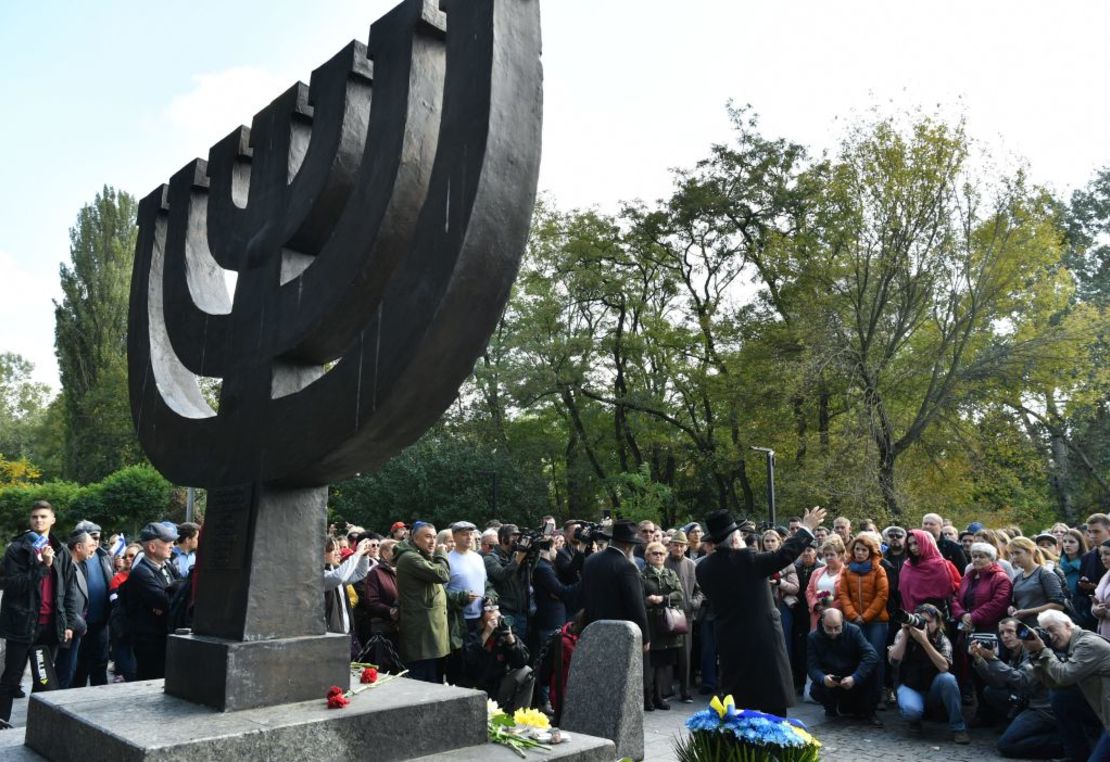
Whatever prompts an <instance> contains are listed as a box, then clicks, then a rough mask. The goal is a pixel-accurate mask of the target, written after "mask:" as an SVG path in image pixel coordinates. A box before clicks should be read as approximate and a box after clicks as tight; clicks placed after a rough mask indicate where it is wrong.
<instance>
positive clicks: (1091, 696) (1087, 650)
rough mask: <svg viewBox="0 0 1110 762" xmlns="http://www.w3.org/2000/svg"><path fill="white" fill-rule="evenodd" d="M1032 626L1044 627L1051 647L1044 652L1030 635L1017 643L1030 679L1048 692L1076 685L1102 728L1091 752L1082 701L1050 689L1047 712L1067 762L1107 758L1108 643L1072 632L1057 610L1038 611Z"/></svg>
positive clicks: (1070, 624) (1035, 635) (1109, 738)
mask: <svg viewBox="0 0 1110 762" xmlns="http://www.w3.org/2000/svg"><path fill="white" fill-rule="evenodd" d="M1037 623H1038V624H1040V626H1041V627H1043V628H1044V630H1045V632H1046V633H1047V635H1048V637H1049V639H1050V640H1051V645H1052V648H1048V647H1046V644H1045V642H1044V641H1043V640H1041V637H1040V635H1039V634H1038V633H1037V632H1036V631H1035V630H1030V631H1029V632H1028V635H1027V637H1026V638H1024V639H1022V642H1021V644H1022V646H1023V647H1024V648H1025V650H1026V651H1028V652H1029V659H1030V661H1032V662H1033V674H1034V675H1036V677H1037V679H1038V680H1040V681H1041V682H1043V683H1044V684H1045V685H1047V686H1048V687H1049V688H1053V689H1062V688H1063V689H1066V688H1070V687H1071V686H1077V687H1078V688H1079V690H1080V692H1081V693H1082V695H1083V698H1085V699H1086V703H1087V705H1089V708H1090V709H1091V710H1093V712H1094V715H1095V716H1096V717H1097V718H1098V721H1099V723H1101V725H1102V733H1101V734H1100V735H1099V736H1098V740H1097V741H1096V742H1095V745H1094V748H1093V749H1091V748H1090V746H1089V745H1088V743H1087V733H1086V732H1085V730H1086V729H1087V728H1089V727H1090V725H1091V724H1092V723H1091V722H1090V713H1088V712H1084V711H1083V709H1084V705H1083V704H1082V702H1079V701H1076V700H1074V693H1069V692H1068V691H1063V690H1053V695H1052V708H1053V711H1054V712H1055V713H1056V720H1057V722H1058V723H1059V725H1060V731H1061V732H1060V740H1061V741H1062V742H1063V744H1064V748H1065V749H1066V750H1067V752H1068V757H1069V759H1088V760H1106V759H1110V735H1108V734H1107V729H1108V728H1110V642H1107V641H1106V640H1105V639H1104V638H1103V637H1102V636H1101V635H1099V634H1097V633H1094V632H1090V631H1088V630H1084V629H1082V628H1081V627H1078V626H1077V625H1076V624H1075V623H1073V622H1072V621H1071V619H1070V618H1068V616H1067V614H1064V613H1063V612H1061V611H1055V610H1051V609H1050V610H1048V611H1042V612H1041V613H1040V614H1038V615H1037ZM1019 635H1020V633H1019ZM1056 652H1061V653H1063V654H1064V656H1063V657H1061V656H1059V655H1058V654H1057V653H1056Z"/></svg>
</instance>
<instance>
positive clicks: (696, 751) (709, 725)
mask: <svg viewBox="0 0 1110 762" xmlns="http://www.w3.org/2000/svg"><path fill="white" fill-rule="evenodd" d="M686 727H687V729H688V730H690V737H689V738H685V739H679V740H678V741H676V743H675V755H676V756H677V758H678V760H679V762H726V761H727V762H771V760H775V761H776V762H816V760H817V759H818V750H819V749H820V748H821V743H820V742H819V741H818V740H817V739H816V738H814V737H813V736H812V735H810V734H809V732H808V731H807V730H806V727H805V725H804V724H802V723H801V722H799V721H798V720H792V719H789V718H784V717H778V716H776V715H773V714H766V713H764V712H757V711H755V710H754V709H737V708H736V702H735V701H734V700H733V698H732V696H726V697H725V699H724V701H721V699H719V698H717V697H716V696H714V697H713V700H712V701H711V702H710V704H709V708H708V709H703V710H702V711H700V712H695V713H694V714H692V715H690V717H689V718H688V719H687V720H686Z"/></svg>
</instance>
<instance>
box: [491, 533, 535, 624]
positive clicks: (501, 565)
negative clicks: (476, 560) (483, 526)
mask: <svg viewBox="0 0 1110 762" xmlns="http://www.w3.org/2000/svg"><path fill="white" fill-rule="evenodd" d="M532 540H533V537H532V535H531V534H527V535H526V534H524V533H522V532H521V531H520V528H519V527H518V526H517V525H516V524H502V525H501V526H500V527H499V528H498V530H497V546H496V547H495V548H494V549H493V551H492V552H491V553H490V554H489V555H487V556H486V557H485V558H484V559H483V560H484V561H485V564H486V577H487V578H488V579H489V580H490V582H492V583H493V589H494V590H496V591H497V598H498V603H499V604H500V606H501V615H502V616H504V617H505V618H506V619H508V620H509V624H511V625H512V626H513V628H514V629H515V630H516V632H517V635H519V636H520V638H521V639H525V638H527V637H528V613H529V612H528V608H529V592H528V591H529V589H530V588H531V586H532V567H533V566H534V565H535V563H536V554H535V553H531V554H529V551H531V550H532Z"/></svg>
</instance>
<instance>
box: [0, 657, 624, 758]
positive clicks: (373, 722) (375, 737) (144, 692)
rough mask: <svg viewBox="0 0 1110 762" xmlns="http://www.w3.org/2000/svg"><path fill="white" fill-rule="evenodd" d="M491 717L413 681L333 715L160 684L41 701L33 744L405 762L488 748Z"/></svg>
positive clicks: (97, 752)
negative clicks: (231, 707) (206, 698)
mask: <svg viewBox="0 0 1110 762" xmlns="http://www.w3.org/2000/svg"><path fill="white" fill-rule="evenodd" d="M485 717H486V694H485V693H482V692H480V691H473V690H468V689H464V688H454V687H450V686H442V685H431V684H429V683H422V682H418V681H416V680H409V679H407V678H402V679H398V680H392V681H390V682H388V683H385V684H383V685H381V687H379V688H372V689H370V690H366V691H363V692H361V693H359V694H358V695H357V696H353V697H352V698H351V703H350V705H349V706H347V707H345V708H343V709H328V708H327V706H326V702H325V700H324V696H322V695H321V696H320V698H319V699H318V700H314V701H304V702H301V703H297V704H286V705H283V706H275V707H266V708H261V709H246V710H243V711H239V712H226V713H221V712H218V711H216V710H214V709H210V708H208V707H204V706H200V705H198V704H192V703H189V702H187V701H184V700H182V699H178V698H175V697H173V696H167V695H166V694H165V693H164V692H163V690H162V681H161V680H150V681H146V682H137V683H121V684H118V685H104V686H96V687H90V688H80V689H77V690H68V691H50V692H47V693H38V694H35V695H34V696H32V697H31V702H30V707H29V709H28V713H27V728H26V738H27V741H28V743H29V745H30V746H31V748H33V749H34V750H35V751H37V752H39V753H40V754H42V756H44V757H46V758H47V759H52V760H81V762H131V761H134V762H156V761H158V762H161V761H163V760H165V761H167V762H168V761H170V760H173V761H178V760H189V762H224V760H229V759H234V760H240V762H246V761H247V760H250V761H251V762H254V761H255V760H258V761H259V762H261V761H262V760H265V762H300V760H304V759H309V758H312V757H314V756H319V754H320V750H321V749H326V750H327V756H330V757H334V758H336V759H340V758H353V759H363V758H371V757H372V758H373V759H375V760H380V761H381V762H399V761H400V760H407V759H411V758H413V757H418V756H426V757H429V758H432V757H436V758H439V759H443V758H445V757H446V755H447V753H448V752H450V753H451V754H452V756H453V755H454V752H453V750H454V749H455V748H457V747H459V746H463V747H466V746H473V745H479V744H482V743H483V742H485V741H486V725H485ZM6 732H12V731H6ZM506 751H509V750H507V749H506ZM509 753H510V754H511V752H509ZM15 759H19V758H18V757H16V758H15ZM518 759H519V758H518ZM591 759H592V758H591ZM608 762H611V760H608Z"/></svg>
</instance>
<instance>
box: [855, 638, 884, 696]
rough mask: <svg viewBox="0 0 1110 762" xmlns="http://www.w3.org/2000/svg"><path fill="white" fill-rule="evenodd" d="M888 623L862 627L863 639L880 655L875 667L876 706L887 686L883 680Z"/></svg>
mask: <svg viewBox="0 0 1110 762" xmlns="http://www.w3.org/2000/svg"><path fill="white" fill-rule="evenodd" d="M888 624H889V623H888V622H867V623H866V624H864V625H861V626H860V629H861V630H863V637H865V638H866V639H867V642H868V643H870V644H871V647H872V648H874V649H875V653H876V654H878V655H879V662H878V664H876V665H875V706H878V705H879V701H880V700H881V699H882V695H883V685H884V684H885V683H884V681H883V678H884V677H885V676H886V636H887V628H888Z"/></svg>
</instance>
